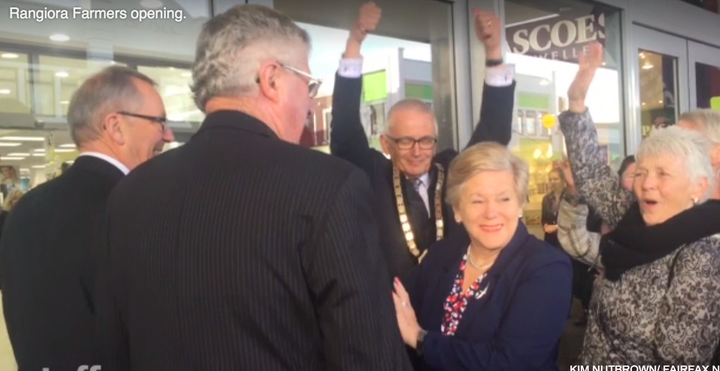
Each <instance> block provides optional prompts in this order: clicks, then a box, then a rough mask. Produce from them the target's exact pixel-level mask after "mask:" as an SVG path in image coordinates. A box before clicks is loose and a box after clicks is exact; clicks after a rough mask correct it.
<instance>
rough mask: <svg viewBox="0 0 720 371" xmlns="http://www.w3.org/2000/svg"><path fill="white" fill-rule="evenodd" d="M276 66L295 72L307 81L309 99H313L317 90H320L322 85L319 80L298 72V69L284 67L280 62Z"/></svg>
mask: <svg viewBox="0 0 720 371" xmlns="http://www.w3.org/2000/svg"><path fill="white" fill-rule="evenodd" d="M278 64H279V65H280V67H282V68H284V69H286V70H288V71H292V72H295V73H296V74H298V75H300V76H302V77H305V78H307V79H308V92H310V98H315V96H316V95H317V93H318V90H320V85H322V80H321V79H317V78H315V77H312V76H311V75H310V74H308V73H306V72H303V71H300V70H299V69H297V68H294V67H290V66H286V65H284V64H282V63H280V62H278Z"/></svg>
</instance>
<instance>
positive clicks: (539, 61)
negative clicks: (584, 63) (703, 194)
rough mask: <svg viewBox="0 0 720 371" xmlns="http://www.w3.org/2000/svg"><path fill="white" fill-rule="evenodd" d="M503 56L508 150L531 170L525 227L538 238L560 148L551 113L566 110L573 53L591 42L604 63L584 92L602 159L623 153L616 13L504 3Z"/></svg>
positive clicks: (573, 5)
mask: <svg viewBox="0 0 720 371" xmlns="http://www.w3.org/2000/svg"><path fill="white" fill-rule="evenodd" d="M505 14H506V18H505V24H506V29H505V32H506V33H505V36H506V41H507V43H506V45H505V46H506V48H507V49H506V51H507V53H506V59H507V61H508V62H510V63H513V64H515V68H516V80H517V88H516V96H515V122H514V125H513V139H512V141H511V144H510V145H511V148H512V150H513V152H515V153H516V154H518V155H519V156H520V157H522V158H523V159H524V160H526V161H527V162H528V165H529V168H530V185H529V200H528V201H529V202H528V205H527V207H526V210H525V213H524V214H525V219H526V224H527V225H528V227H529V228H530V230H531V231H532V232H533V233H535V234H536V235H538V236H539V237H542V234H543V231H542V227H541V225H540V216H541V205H542V199H543V197H544V196H545V194H547V193H548V192H549V188H548V177H549V173H550V171H551V170H552V168H553V167H555V166H556V165H557V162H558V161H562V160H563V157H564V152H565V146H564V138H563V137H562V133H560V131H559V125H558V122H557V116H558V114H559V113H561V112H563V111H564V110H566V109H567V89H568V87H569V86H570V83H571V82H572V80H573V78H574V77H575V73H576V72H577V60H578V55H579V54H580V53H583V52H584V51H586V50H587V48H588V47H589V45H590V44H591V43H592V42H595V41H597V42H600V43H601V44H603V46H604V48H605V64H604V66H603V67H602V68H601V69H600V70H599V71H598V72H597V75H596V77H595V81H594V82H593V85H592V86H591V88H590V91H589V93H588V97H587V106H588V107H589V109H590V111H591V112H592V115H593V119H594V120H595V125H596V128H597V130H598V136H599V139H600V144H601V145H602V147H603V149H604V151H605V152H606V153H607V159H608V161H620V160H622V158H623V156H624V140H623V130H624V128H623V127H624V125H623V122H622V105H621V100H620V97H621V94H620V92H621V86H622V85H621V72H620V71H621V68H620V66H621V58H620V57H621V42H620V14H619V12H618V11H617V10H615V9H613V8H609V7H607V6H604V5H601V4H596V3H589V2H581V1H565V0H563V1H557V0H555V1H553V0H550V1H541V2H539V1H531V0H512V1H510V0H508V1H506V2H505Z"/></svg>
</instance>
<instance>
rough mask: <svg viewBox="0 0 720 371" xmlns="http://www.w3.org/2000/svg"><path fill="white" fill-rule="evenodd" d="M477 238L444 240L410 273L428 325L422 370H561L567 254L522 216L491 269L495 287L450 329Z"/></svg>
mask: <svg viewBox="0 0 720 371" xmlns="http://www.w3.org/2000/svg"><path fill="white" fill-rule="evenodd" d="M469 244H470V239H469V237H468V236H467V234H465V235H461V234H457V235H455V236H453V237H452V238H450V239H445V240H441V241H438V242H437V243H436V244H435V245H433V246H432V247H431V248H430V251H429V252H428V256H427V257H425V259H424V260H423V261H422V264H420V265H419V266H418V267H417V268H415V269H414V270H413V271H411V272H410V273H408V274H407V275H406V276H405V277H403V280H402V281H403V284H404V285H405V287H406V289H407V291H408V294H409V295H410V299H411V304H412V306H413V308H414V309H415V313H416V315H417V319H418V323H419V324H420V326H421V327H422V328H423V329H425V330H427V331H428V333H427V335H426V336H425V340H424V343H423V349H422V351H423V352H424V356H423V358H422V359H420V358H418V357H413V363H414V364H415V370H416V371H424V370H443V371H455V370H478V371H484V370H506V371H511V370H517V371H534V370H538V371H539V370H543V371H545V370H548V371H549V370H557V367H556V366H555V360H556V358H557V345H558V342H559V340H560V335H561V334H562V332H563V331H564V329H565V321H566V319H567V316H568V313H569V311H570V302H571V293H570V291H571V286H572V267H571V265H570V259H569V258H568V256H567V254H565V253H563V252H561V251H559V250H557V249H555V248H552V247H551V246H549V245H548V244H546V243H544V242H543V241H540V240H538V239H537V238H535V237H533V236H532V235H530V234H529V233H528V232H527V229H526V228H525V226H524V225H523V224H522V222H521V223H520V225H519V226H518V229H517V231H516V232H515V236H513V238H512V240H511V241H510V243H509V244H508V246H506V247H505V248H504V249H503V250H502V252H501V253H500V256H499V257H498V258H497V260H496V262H495V264H494V265H493V267H492V268H490V270H489V271H488V276H487V277H486V278H485V280H484V283H483V285H487V286H483V287H487V290H488V291H487V294H486V295H485V296H483V297H482V298H480V299H477V300H476V299H471V301H470V303H469V304H468V307H467V309H466V310H465V312H464V314H463V316H462V319H461V320H460V324H459V326H458V329H457V332H456V333H455V335H454V336H452V337H450V336H445V335H443V334H442V333H441V332H440V325H441V324H442V320H443V316H444V313H445V312H444V309H443V304H444V303H445V300H446V299H447V296H448V295H449V294H450V291H451V289H452V286H453V284H454V280H455V277H456V276H457V274H458V272H459V271H460V262H461V261H462V258H463V256H464V255H465V253H466V251H467V248H468V245H469ZM412 354H414V352H413V353H412Z"/></svg>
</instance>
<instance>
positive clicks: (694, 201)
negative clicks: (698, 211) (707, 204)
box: [692, 197, 698, 205]
mask: <svg viewBox="0 0 720 371" xmlns="http://www.w3.org/2000/svg"><path fill="white" fill-rule="evenodd" d="M692 202H693V205H697V203H698V199H697V197H695V198H693V199H692Z"/></svg>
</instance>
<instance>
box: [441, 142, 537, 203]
mask: <svg viewBox="0 0 720 371" xmlns="http://www.w3.org/2000/svg"><path fill="white" fill-rule="evenodd" d="M485 171H510V172H511V173H512V175H513V179H515V193H517V196H518V200H519V201H520V205H524V204H525V202H526V201H527V190H528V177H529V175H528V165H527V163H526V162H525V161H524V160H523V159H521V158H520V157H518V156H515V155H514V154H512V152H510V150H509V149H508V148H507V147H505V146H503V145H500V144H498V143H494V142H484V143H479V144H475V145H473V146H471V147H468V148H467V149H465V150H464V151H462V152H461V153H460V154H459V155H458V156H457V157H456V158H455V159H454V160H453V161H452V163H451V164H450V170H449V171H448V178H447V202H448V203H449V204H450V205H452V206H457V205H458V202H459V201H460V192H461V191H462V188H463V186H464V185H465V183H466V182H467V181H468V180H469V179H470V178H472V177H473V176H475V175H477V174H479V173H482V172H485Z"/></svg>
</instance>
